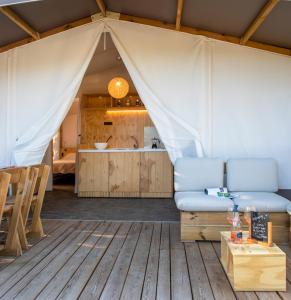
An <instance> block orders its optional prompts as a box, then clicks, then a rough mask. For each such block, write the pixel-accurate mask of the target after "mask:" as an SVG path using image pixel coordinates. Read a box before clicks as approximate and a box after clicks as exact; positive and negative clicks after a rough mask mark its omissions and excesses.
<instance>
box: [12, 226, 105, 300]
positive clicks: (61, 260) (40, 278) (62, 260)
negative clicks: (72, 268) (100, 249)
mask: <svg viewBox="0 0 291 300" xmlns="http://www.w3.org/2000/svg"><path fill="white" fill-rule="evenodd" d="M96 226H100V223H97V224H96V223H95V222H89V223H87V222H85V226H84V228H82V229H81V230H80V232H79V234H78V235H77V236H76V237H75V238H74V239H72V240H71V241H70V242H69V243H68V244H67V245H66V247H65V248H64V249H63V251H62V252H60V253H58V254H57V255H56V256H55V258H54V259H53V260H51V261H50V263H49V264H47V265H46V266H45V267H44V268H43V269H42V270H41V271H40V272H39V273H38V274H37V275H36V276H35V277H34V278H33V279H32V280H31V281H30V282H29V283H28V284H26V286H25V288H24V289H22V290H21V291H20V292H19V293H18V294H17V299H23V300H24V299H34V298H35V297H36V296H37V295H38V294H39V293H40V292H41V291H42V289H43V288H44V287H45V286H46V285H47V284H48V283H49V281H50V280H51V279H52V278H53V277H54V276H56V274H57V273H58V272H59V270H60V269H61V268H63V266H64V265H65V264H67V263H68V261H69V260H71V262H72V260H73V259H74V258H75V255H76V254H77V255H78V250H79V249H80V248H81V247H82V246H83V244H84V243H86V242H87V241H88V239H90V235H91V233H92V231H93V230H95V228H96ZM98 228H99V227H98ZM81 253H82V251H81Z"/></svg>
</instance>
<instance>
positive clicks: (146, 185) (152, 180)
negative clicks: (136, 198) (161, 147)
mask: <svg viewBox="0 0 291 300" xmlns="http://www.w3.org/2000/svg"><path fill="white" fill-rule="evenodd" d="M140 191H141V197H162V198H163V197H172V196H173V166H172V163H171V161H170V159H169V156H168V154H167V153H166V152H144V153H141V168H140Z"/></svg>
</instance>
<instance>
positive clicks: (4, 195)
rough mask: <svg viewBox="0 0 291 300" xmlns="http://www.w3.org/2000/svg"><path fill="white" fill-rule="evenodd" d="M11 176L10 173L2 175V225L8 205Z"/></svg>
mask: <svg viewBox="0 0 291 300" xmlns="http://www.w3.org/2000/svg"><path fill="white" fill-rule="evenodd" d="M10 178H11V175H10V174H8V173H4V172H3V173H0V225H1V221H2V216H3V212H4V207H5V204H6V199H7V193H8V188H9V183H10Z"/></svg>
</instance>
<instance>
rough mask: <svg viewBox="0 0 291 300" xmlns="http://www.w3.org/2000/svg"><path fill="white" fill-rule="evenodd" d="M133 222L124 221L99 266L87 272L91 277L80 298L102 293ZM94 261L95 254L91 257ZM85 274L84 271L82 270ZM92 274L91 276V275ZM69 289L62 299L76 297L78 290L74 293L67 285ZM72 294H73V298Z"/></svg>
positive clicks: (88, 297) (95, 296)
mask: <svg viewBox="0 0 291 300" xmlns="http://www.w3.org/2000/svg"><path fill="white" fill-rule="evenodd" d="M131 225H132V224H131V223H123V224H122V225H121V227H120V229H119V230H118V232H117V234H116V235H115V236H114V238H113V241H112V242H111V244H110V246H109V247H108V249H107V251H106V253H105V254H104V256H103V257H102V259H101V260H100V263H99V264H98V265H97V267H96V268H95V266H94V268H93V269H92V270H93V273H92V275H91V274H86V279H87V278H90V279H89V280H88V282H87V284H86V286H85V287H84V289H83V291H82V293H81V295H80V297H79V299H80V300H86V299H98V298H99V297H100V295H101V292H102V290H103V288H104V286H105V284H106V281H107V279H108V277H109V275H110V273H111V271H112V268H113V266H114V264H115V262H116V259H117V257H118V255H119V252H120V249H121V248H122V247H123V244H124V242H125V240H126V237H127V235H128V232H129V230H130V228H131ZM91 259H92V260H93V262H94V259H95V258H94V256H93V257H92V258H91ZM82 274H83V272H82ZM90 275H91V277H90ZM66 289H67V291H66V290H64V292H63V294H61V295H60V299H68V300H71V299H75V297H74V295H75V294H77V291H76V292H74V293H72V292H71V291H70V287H69V286H68V287H66ZM71 296H73V297H72V298H71Z"/></svg>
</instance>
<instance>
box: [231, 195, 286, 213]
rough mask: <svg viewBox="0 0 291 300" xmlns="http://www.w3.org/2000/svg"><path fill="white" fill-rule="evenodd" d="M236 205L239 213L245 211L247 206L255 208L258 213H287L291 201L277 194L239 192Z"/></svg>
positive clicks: (235, 201)
mask: <svg viewBox="0 0 291 300" xmlns="http://www.w3.org/2000/svg"><path fill="white" fill-rule="evenodd" d="M235 194H236V195H238V197H237V198H235V199H234V203H235V204H237V205H238V210H239V211H245V208H246V207H247V206H251V207H255V209H256V211H258V212H286V211H287V206H288V204H289V203H290V201H289V200H288V199H286V198H284V197H282V196H279V195H277V194H275V193H266V192H238V193H235Z"/></svg>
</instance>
